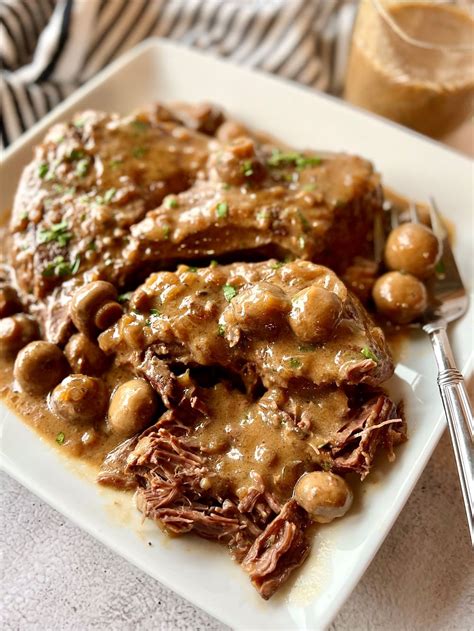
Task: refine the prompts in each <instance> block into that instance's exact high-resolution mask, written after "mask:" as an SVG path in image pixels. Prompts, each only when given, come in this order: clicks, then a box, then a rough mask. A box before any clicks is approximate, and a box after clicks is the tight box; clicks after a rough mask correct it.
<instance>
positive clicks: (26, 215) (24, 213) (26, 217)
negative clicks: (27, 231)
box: [20, 210, 29, 221]
mask: <svg viewBox="0 0 474 631" xmlns="http://www.w3.org/2000/svg"><path fill="white" fill-rule="evenodd" d="M28 218H29V215H28V211H26V210H24V211H23V212H22V213H21V217H20V219H22V220H23V221H24V220H25V219H28Z"/></svg>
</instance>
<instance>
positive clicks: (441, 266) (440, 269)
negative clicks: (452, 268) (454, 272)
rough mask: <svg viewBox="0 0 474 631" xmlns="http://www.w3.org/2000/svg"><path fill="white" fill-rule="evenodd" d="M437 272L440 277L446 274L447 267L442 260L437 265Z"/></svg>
mask: <svg viewBox="0 0 474 631" xmlns="http://www.w3.org/2000/svg"><path fill="white" fill-rule="evenodd" d="M435 272H436V274H437V275H438V276H443V274H445V273H446V267H445V265H444V262H443V261H442V260H441V261H438V262H437V263H436V265H435Z"/></svg>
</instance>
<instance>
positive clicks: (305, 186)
mask: <svg viewBox="0 0 474 631" xmlns="http://www.w3.org/2000/svg"><path fill="white" fill-rule="evenodd" d="M301 190H302V191H307V192H308V193H309V192H311V191H315V190H316V184H313V183H311V182H310V183H309V184H303V186H302V187H301Z"/></svg>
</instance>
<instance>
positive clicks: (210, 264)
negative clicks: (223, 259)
mask: <svg viewBox="0 0 474 631" xmlns="http://www.w3.org/2000/svg"><path fill="white" fill-rule="evenodd" d="M218 265H219V263H218V262H217V261H216V260H215V259H212V261H211V262H210V263H209V267H217V266H218Z"/></svg>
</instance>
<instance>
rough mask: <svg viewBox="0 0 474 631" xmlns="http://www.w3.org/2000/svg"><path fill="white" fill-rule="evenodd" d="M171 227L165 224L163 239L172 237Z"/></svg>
mask: <svg viewBox="0 0 474 631" xmlns="http://www.w3.org/2000/svg"><path fill="white" fill-rule="evenodd" d="M170 232H171V228H170V227H169V226H163V239H169V238H170Z"/></svg>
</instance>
